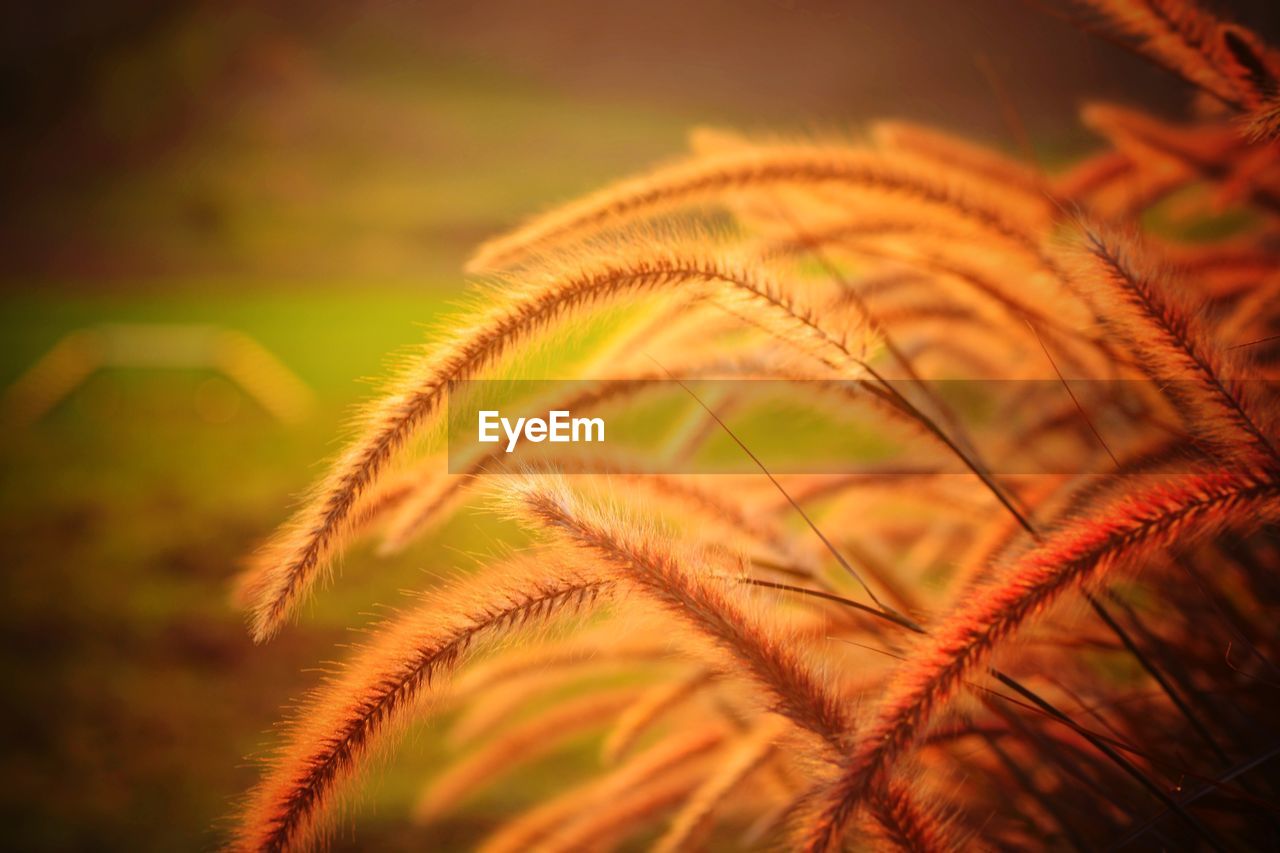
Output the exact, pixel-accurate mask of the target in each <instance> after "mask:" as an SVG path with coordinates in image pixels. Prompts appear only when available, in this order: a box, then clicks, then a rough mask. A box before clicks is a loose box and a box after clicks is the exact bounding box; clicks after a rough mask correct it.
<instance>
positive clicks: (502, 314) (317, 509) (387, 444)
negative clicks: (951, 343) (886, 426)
mask: <svg viewBox="0 0 1280 853" xmlns="http://www.w3.org/2000/svg"><path fill="white" fill-rule="evenodd" d="M533 278H534V280H533V281H532V283H526V284H524V285H513V289H512V291H511V292H510V293H509V295H508V296H507V298H505V299H504V300H503V301H502V302H501V303H499V305H498V306H497V307H495V308H493V309H491V310H490V311H488V312H485V313H483V314H482V315H481V316H480V317H478V318H476V319H475V320H473V321H471V322H469V323H461V324H460V331H458V332H455V333H454V335H453V338H452V340H450V341H448V342H446V343H445V344H443V345H442V346H440V347H439V348H438V349H437V350H436V351H435V352H434V354H433V355H432V356H430V357H428V358H426V359H424V360H422V361H420V362H419V363H418V364H416V365H414V366H413V367H412V368H411V369H410V370H409V371H407V373H406V374H405V376H403V377H402V378H401V379H400V381H399V382H398V383H397V385H396V388H395V390H394V391H393V392H392V393H391V394H390V396H388V397H385V398H383V399H382V400H381V401H380V402H378V403H377V404H376V405H375V406H374V407H373V409H372V410H371V413H370V414H369V416H368V417H367V418H366V425H365V428H364V430H363V432H362V434H361V435H360V436H359V437H358V438H357V439H356V440H355V442H354V443H352V444H351V445H350V446H349V447H348V449H347V450H346V451H345V452H344V453H343V454H342V455H341V456H340V457H339V459H338V461H337V462H336V463H335V464H334V466H333V467H332V468H331V469H330V471H329V473H328V474H327V475H326V476H325V478H324V479H323V480H322V481H321V483H320V485H319V486H318V487H317V489H316V491H315V496H314V497H313V498H312V499H311V500H310V501H309V502H308V503H307V504H306V505H305V506H304V507H303V508H302V510H300V511H299V512H298V513H297V515H295V517H294V519H293V520H292V521H291V522H289V523H288V524H286V525H285V526H284V527H283V528H282V529H281V530H280V532H279V533H278V534H277V535H276V537H275V538H274V539H273V540H272V542H271V543H269V544H268V546H267V547H266V548H265V549H264V551H263V552H262V553H261V554H259V555H258V556H257V557H256V558H255V565H254V566H252V567H251V568H250V569H249V570H248V571H247V573H246V574H245V576H244V578H243V580H242V584H241V586H242V589H243V590H244V593H245V596H246V597H247V598H248V599H250V600H252V601H254V606H253V612H252V619H251V624H252V633H253V636H254V638H255V639H256V640H258V641H263V640H266V639H267V638H269V637H270V636H271V635H272V634H273V633H275V632H276V631H277V630H279V628H280V625H281V623H282V622H283V620H284V619H286V618H287V617H288V615H289V614H290V613H291V612H292V610H293V609H294V607H295V606H296V605H297V603H298V602H299V601H300V600H301V599H302V597H303V596H304V595H305V593H306V591H307V590H308V589H309V588H310V587H311V586H312V584H313V583H314V582H315V580H316V577H317V575H318V574H319V573H320V572H321V570H322V569H323V568H324V567H325V566H326V565H327V561H328V560H329V558H330V557H331V556H332V554H333V553H334V552H335V551H336V549H337V548H338V547H339V546H340V544H341V541H342V539H343V537H344V536H345V535H346V533H347V532H348V530H349V528H350V525H351V521H352V516H353V512H354V511H355V509H356V506H357V504H358V501H359V499H360V497H361V496H362V494H364V492H365V491H366V490H367V489H368V488H369V487H370V486H371V485H373V483H374V482H375V480H376V478H377V476H378V474H379V473H380V472H381V471H382V469H383V468H384V467H385V466H386V464H387V463H388V462H389V461H390V459H391V458H392V456H393V455H394V454H395V452H396V451H397V450H398V449H399V448H400V447H402V446H403V445H404V444H405V443H406V442H407V441H408V440H409V438H410V437H411V436H412V435H413V434H414V433H416V432H417V431H418V430H419V429H420V428H422V427H423V425H424V424H425V423H426V422H427V421H428V420H429V419H431V418H433V417H435V416H436V415H437V414H438V413H439V411H440V409H441V406H442V405H443V403H444V400H445V396H446V394H447V392H448V388H449V386H450V385H451V384H452V383H454V382H457V381H461V380H466V379H470V378H473V377H474V376H476V375H477V374H478V373H480V372H481V371H482V370H484V369H485V368H486V367H488V366H489V365H491V364H493V363H494V362H496V361H497V360H498V359H499V358H501V357H502V356H503V354H504V353H506V352H508V351H509V350H510V349H511V348H513V347H515V346H516V345H518V344H519V343H521V342H523V341H525V340H527V339H528V338H529V337H530V336H532V335H533V334H535V333H536V332H539V331H541V330H543V329H545V328H547V327H548V326H551V325H552V324H554V323H557V322H559V321H562V320H563V319H564V318H565V317H566V316H568V315H570V314H572V313H573V312H574V311H576V310H580V309H583V308H586V307H588V306H591V305H598V304H602V303H605V302H609V301H616V300H619V299H622V298H624V297H627V296H634V295H636V294H641V293H645V292H652V291H657V290H663V289H676V288H682V287H683V288H697V287H706V286H712V285H714V286H717V287H719V288H722V289H723V290H724V291H725V292H728V293H731V294H733V296H734V298H735V299H736V300H737V302H736V303H735V304H738V305H740V306H742V307H743V308H744V309H748V310H750V312H751V314H752V316H753V317H757V318H764V319H767V321H768V322H770V323H772V324H774V325H775V327H776V328H778V329H779V330H782V329H785V330H787V331H788V332H789V333H792V334H793V335H795V337H796V338H797V345H798V346H802V347H806V348H809V349H811V350H817V349H821V350H823V351H824V353H825V355H824V358H826V359H827V360H829V361H832V362H833V363H834V362H841V363H843V364H847V363H848V362H849V360H850V357H849V351H848V348H847V346H846V344H845V342H844V340H843V337H844V336H843V335H842V334H838V333H835V332H832V331H829V330H826V329H823V328H822V327H821V326H820V325H819V324H818V323H817V321H816V320H815V319H814V318H813V317H812V316H810V315H809V314H807V313H806V312H805V311H804V310H803V309H800V308H797V307H796V305H795V304H794V302H793V301H792V300H791V299H790V298H788V297H787V296H785V295H784V294H783V293H782V291H781V288H780V287H779V286H778V284H777V283H776V282H774V281H772V280H771V279H770V278H769V277H768V276H767V275H766V274H764V273H763V272H762V271H759V270H754V269H749V268H746V267H744V266H742V265H740V264H737V263H734V262H733V261H732V260H730V259H727V258H725V257H722V256H721V255H719V254H717V253H715V252H714V251H707V250H705V249H697V248H695V249H688V250H685V249H679V248H672V249H670V250H668V251H665V252H664V251H660V250H658V249H656V248H653V247H646V250H645V251H644V252H643V253H639V252H637V251H636V250H634V249H629V250H625V251H622V250H619V251H615V252H610V253H605V254H603V255H601V256H592V257H588V258H584V259H582V261H581V262H580V263H578V264H576V265H574V267H573V268H572V270H571V271H570V272H567V273H561V274H546V275H544V276H541V277H536V276H535V277H533Z"/></svg>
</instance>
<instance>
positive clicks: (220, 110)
mask: <svg viewBox="0 0 1280 853" xmlns="http://www.w3.org/2000/svg"><path fill="white" fill-rule="evenodd" d="M1269 5H1270V4H1268V3H1265V2H1257V3H1244V4H1239V8H1238V9H1237V10H1235V11H1236V12H1238V15H1239V17H1241V18H1243V19H1244V20H1245V21H1246V22H1249V23H1253V24H1254V25H1256V26H1259V27H1260V28H1261V29H1263V30H1264V31H1268V30H1269V31H1272V32H1274V29H1275V21H1274V20H1273V18H1274V17H1275V12H1274V9H1272V10H1270V11H1268V7H1269ZM0 51H2V54H3V56H2V57H0V63H2V67H0V78H2V81H3V82H2V83H0V97H2V98H3V106H4V114H5V116H6V121H5V123H4V127H3V130H2V131H0V153H3V155H4V161H3V162H4V163H5V169H4V174H3V183H2V185H0V198H3V210H2V211H0V250H2V251H0V287H2V289H0V299H2V300H3V301H2V308H0V341H3V347H2V349H0V387H4V386H8V385H9V384H10V383H12V382H13V381H15V380H16V379H17V378H18V377H19V376H20V375H21V374H22V373H23V372H24V371H25V370H26V369H27V368H29V367H30V366H31V365H32V364H33V363H34V362H35V361H36V360H37V359H38V358H39V357H40V356H41V355H42V354H43V353H45V352H46V351H48V350H49V348H50V347H52V346H53V345H54V344H55V343H56V342H57V341H58V340H59V339H60V338H61V337H62V336H63V335H65V334H67V333H68V332H71V331H73V330H76V329H83V328H90V327H95V326H97V325H98V324H101V323H104V322H129V323H201V324H215V325H217V326H220V327H225V328H228V329H233V330H238V331H242V332H244V333H246V334H248V335H250V336H252V337H253V338H254V339H256V340H257V341H258V342H259V343H261V344H262V345H263V346H265V347H266V348H267V349H268V350H270V351H271V352H272V353H274V355H275V356H276V357H278V358H279V359H280V361H281V362H283V363H284V364H285V365H286V366H287V367H288V368H289V369H291V370H292V371H294V372H295V373H296V374H297V375H298V376H299V377H300V378H301V379H302V380H303V381H304V382H305V383H306V384H307V385H308V386H309V387H310V388H311V389H312V391H313V392H314V394H315V397H316V400H317V405H316V407H315V409H314V411H313V412H312V413H311V415H310V417H309V418H307V419H306V420H305V421H303V422H301V423H298V424H284V423H280V422H277V421H275V420H273V419H272V418H271V417H269V416H268V415H267V414H266V413H264V412H263V411H262V410H261V409H260V408H259V407H258V406H257V405H256V404H255V403H254V402H253V401H252V400H251V399H250V398H248V397H246V396H245V395H244V394H243V393H242V392H241V391H240V390H238V389H237V388H236V386H234V385H233V384H231V383H229V382H228V381H227V380H226V379H224V378H222V377H220V376H219V375H217V374H215V373H212V372H208V371H202V370H155V369H152V370H143V369H136V370H114V371H109V372H103V373H99V374H96V375H94V376H93V377H91V378H90V379H89V380H88V381H87V382H86V383H85V384H84V385H83V386H82V387H79V388H78V389H77V390H76V391H75V392H74V393H73V394H71V396H70V397H68V398H67V399H66V400H64V401H63V402H62V403H61V404H60V405H58V406H57V407H56V408H55V409H54V410H53V411H52V412H50V413H49V414H48V415H47V416H46V417H44V418H42V419H41V420H40V421H38V422H37V423H35V424H27V425H23V424H17V423H14V422H13V421H12V419H10V418H6V419H5V422H4V423H3V426H0V429H2V430H3V442H0V470H3V481H2V482H3V486H2V488H0V501H2V506H0V525H2V526H3V529H2V530H0V564H2V565H3V583H4V586H5V590H4V595H5V601H6V603H7V609H6V614H5V618H4V619H3V620H0V632H2V634H3V640H2V642H0V667H3V673H2V677H3V680H4V683H5V685H6V701H5V703H4V714H5V717H6V719H5V724H4V725H3V726H0V737H3V739H4V740H5V743H4V744H3V748H2V751H0V762H2V765H0V789H2V790H0V801H2V803H3V809H4V811H5V821H4V826H5V838H6V842H7V845H8V846H12V847H14V848H15V849H71V848H91V849H128V850H178V849H193V848H194V849H202V848H209V847H214V846H216V845H217V844H218V842H219V840H220V839H221V838H222V833H223V831H224V829H225V823H224V822H223V817H224V816H225V815H226V814H227V812H228V811H229V809H230V806H231V804H232V802H233V799H234V797H235V796H236V795H237V794H239V793H240V792H242V791H243V790H244V789H245V788H246V787H247V786H248V785H250V784H251V783H252V781H253V779H254V778H255V775H256V772H255V770H254V768H253V766H252V763H251V761H250V760H249V758H248V757H249V756H251V755H252V754H254V753H256V752H258V751H259V750H260V748H261V746H262V745H263V744H264V743H267V742H269V740H270V738H269V729H270V727H271V726H272V725H273V724H274V722H275V721H276V720H277V719H278V718H279V716H280V713H281V709H282V707H283V706H284V705H286V703H287V702H288V701H289V699H290V698H291V697H294V696H297V695H298V694H300V693H301V692H302V691H304V690H305V689H306V688H307V687H308V686H309V685H312V684H314V683H315V680H316V678H317V675H316V673H315V671H314V670H311V671H307V668H309V667H313V666H315V665H316V664H317V662H318V661H321V660H329V659H333V658H336V657H341V654H342V652H341V651H340V650H335V648H334V647H335V645H337V644H341V643H344V642H348V641H349V638H350V637H351V634H350V633H349V631H348V628H349V627H350V626H358V625H362V624H365V623H367V622H368V621H369V619H370V618H371V617H370V616H369V614H370V613H371V612H372V611H373V610H374V606H375V604H377V603H390V604H395V603H397V602H399V601H400V600H402V598H401V596H400V594H399V593H398V592H397V590H400V589H403V588H405V587H413V586H421V585H422V584H424V583H430V582H432V580H431V579H432V578H433V577H434V576H436V575H437V574H439V573H442V572H445V571H447V570H448V569H449V568H450V567H451V566H453V565H457V564H459V563H465V559H463V558H461V557H459V556H458V554H459V553H463V552H483V551H484V550H485V549H486V548H488V547H490V543H488V542H487V541H486V540H487V538H488V537H487V533H486V528H485V526H484V524H483V522H481V521H479V520H478V518H477V517H476V516H474V515H471V516H463V517H462V518H460V519H459V520H457V521H456V522H454V523H452V524H451V525H449V526H448V527H447V528H446V529H444V530H443V531H441V532H440V533H438V534H436V535H435V536H433V537H432V538H431V540H430V541H427V542H424V543H422V544H421V545H420V546H418V547H417V548H415V549H414V550H412V551H410V552H409V553H406V554H404V555H402V556H400V557H398V558H395V559H392V560H382V561H376V560H374V559H373V558H372V556H371V555H370V554H369V553H368V551H367V549H365V548H361V549H358V551H357V553H355V554H353V555H351V556H350V557H349V558H348V559H347V560H346V565H345V569H344V571H343V573H342V577H341V581H340V582H339V583H337V584H335V585H334V586H332V587H331V588H330V589H329V590H327V591H325V592H323V593H322V594H321V595H320V596H319V597H318V598H317V602H316V604H315V605H314V606H312V607H311V608H309V609H308V611H307V612H306V614H305V615H304V617H303V618H302V620H301V622H300V624H298V625H296V626H294V627H292V628H291V629H289V630H288V631H286V632H284V634H283V635H282V636H281V637H280V638H279V639H277V640H276V641H275V642H273V643H272V644H270V645H268V646H266V647H263V648H254V647H252V646H251V645H250V643H249V642H248V640H247V638H246V635H245V631H244V628H243V623H242V619H241V617H240V616H239V614H237V613H236V612H235V611H234V610H233V609H232V608H231V606H230V605H229V603H228V600H227V598H228V596H227V592H228V584H229V580H230V578H231V577H232V576H233V574H234V573H235V571H236V569H237V567H238V565H239V562H240V560H241V559H242V558H243V556H244V555H245V554H247V553H248V552H250V551H251V550H252V548H253V547H254V546H255V544H256V543H257V542H258V541H260V540H261V538H262V537H263V536H265V535H266V534H267V533H269V532H270V530H271V529H272V527H273V526H274V525H275V524H276V523H278V522H279V521H280V520H282V519H283V518H284V517H285V515H286V512H287V509H288V507H289V506H290V504H291V501H292V500H293V496H294V495H296V494H297V493H298V492H300V491H301V490H302V489H304V488H305V487H306V486H307V485H308V483H309V481H310V480H311V478H312V477H313V476H314V475H315V474H316V473H317V472H318V461H319V460H322V459H323V458H325V457H326V456H327V455H329V454H330V453H332V452H333V451H334V449H335V437H336V436H338V435H340V433H341V429H340V427H341V424H342V423H343V420H344V418H345V416H346V413H347V412H348V411H349V408H350V406H351V405H352V404H353V403H355V402H356V401H357V400H359V399H361V398H362V397H364V396H366V395H367V394H368V393H370V387H369V385H368V384H367V382H366V380H367V379H368V378H369V377H378V376H381V375H383V374H384V372H385V365H386V359H387V357H388V356H389V355H394V354H395V353H396V352H398V351H402V350H403V349H404V348H405V347H406V346H408V345H410V344H413V343H415V342H418V341H421V340H422V339H423V337H424V335H425V334H426V332H425V331H424V324H426V325H429V324H432V323H438V322H439V321H440V318H441V316H442V312H443V311H445V310H446V308H447V306H448V305H449V304H450V303H452V302H454V301H456V300H457V299H458V298H459V297H460V295H461V294H462V293H463V291H464V280H463V278H462V276H461V275H460V273H459V270H460V267H461V263H462V261H463V259H464V258H465V257H466V255H467V253H468V251H469V249H470V248H471V247H472V246H473V245H474V244H475V243H476V242H478V241H479V240H481V239H483V238H484V237H485V236H487V235H490V234H493V233H495V232H497V231H500V230H502V229H503V228H505V227H508V226H509V225H511V224H513V223H514V222H516V221H517V220H518V219H519V218H520V217H522V216H524V215H527V214H528V213H531V212H533V211H536V210H538V209H540V208H543V207H545V206H547V205H549V204H552V203H554V202H557V201H560V200H564V199H566V198H569V197H572V196H574V195H575V194H578V193H580V192H583V191H586V190H589V189H591V188H593V187H596V186H598V185H599V184H601V183H603V182H605V181H607V180H609V179H611V178H614V177H618V176H621V175H624V174H627V173H629V172H632V171H635V170H637V169H640V168H643V167H644V166H646V165H648V164H650V163H653V162H655V161H660V160H663V159H667V158H670V157H673V156H677V155H678V154H679V153H680V152H681V151H682V149H683V147H684V144H685V138H686V134H687V131H688V130H689V129H690V128H691V127H692V126H694V125H696V124H719V125H728V126H733V127H737V128H743V129H747V130H752V129H757V130H761V129H770V130H775V131H784V132H786V131H793V132H805V131H812V130H818V131H828V130H856V129H857V128H858V126H859V124H860V123H861V122H863V121H864V120H867V119H869V118H873V117H879V116H894V117H908V118H915V119H919V120H925V121H930V122H933V123H936V124H939V125H941V126H943V127H948V128H951V129H954V130H959V131H961V132H965V133H968V134H970V135H973V136H975V137H978V138H980V139H985V140H988V141H991V142H993V143H994V144H997V145H1001V146H1003V147H1011V146H1010V145H1009V144H1008V141H1009V140H1010V138H1011V134H1010V133H1009V131H1008V129H1007V127H1006V124H1005V119H1004V118H1003V117H1002V116H1003V113H1004V111H1005V110H1006V106H1005V105H1002V99H1004V100H1006V101H1007V104H1008V105H1012V107H1013V108H1014V109H1015V110H1016V111H1017V112H1018V113H1019V114H1020V115H1021V117H1022V120H1023V121H1024V122H1025V123H1026V124H1027V126H1028V127H1029V128H1030V130H1031V132H1032V136H1033V138H1034V139H1035V140H1036V143H1037V147H1038V149H1039V150H1040V151H1041V153H1043V154H1044V155H1045V156H1046V157H1048V158H1051V159H1054V160H1056V159H1058V158H1060V157H1062V156H1063V155H1064V154H1065V153H1067V152H1072V151H1080V150H1083V149H1085V148H1086V147H1087V146H1088V144H1089V141H1088V138H1087V136H1086V135H1085V134H1083V133H1082V132H1081V131H1080V130H1079V129H1078V128H1077V126H1076V124H1075V120H1074V110H1075V107H1076V106H1077V105H1078V103H1079V102H1080V101H1081V100H1082V99H1083V98H1084V97H1085V96H1101V97H1108V98H1115V99H1122V100H1138V99H1141V100H1142V101H1144V102H1146V103H1148V104H1151V103H1154V104H1155V105H1156V106H1157V107H1158V108H1164V109H1168V110H1173V109H1175V108H1176V105H1177V104H1179V103H1181V102H1182V94H1183V93H1182V92H1181V91H1180V89H1179V87H1178V86H1177V85H1176V84H1175V83H1173V82H1171V81H1169V80H1167V79H1166V78H1165V77H1164V76H1162V75H1161V74H1160V73H1158V72H1156V71H1153V70H1152V69H1150V68H1147V67H1146V66H1145V65H1142V64H1141V63H1139V62H1137V61H1136V60H1134V59H1133V58H1132V57H1129V56H1127V55H1125V54H1123V53H1122V52H1120V51H1118V50H1116V49H1114V48H1112V47H1110V46H1108V45H1106V44H1102V43H1099V42H1096V41H1092V40H1090V39H1088V38H1087V37H1085V36H1082V35H1080V34H1079V33H1077V32H1075V31H1073V30H1072V29H1071V28H1070V27H1069V26H1067V25H1066V24H1064V23H1062V22H1060V21H1055V20H1054V19H1053V18H1052V17H1051V16H1048V15H1044V14H1041V13H1039V12H1037V11H1036V10H1034V9H1032V8H1029V6H1028V5H1023V4H1021V3H1019V2H1015V0H981V2H973V3H952V2H947V0H909V2H901V3H893V4H887V3H875V2H871V0H857V2H820V3H817V2H815V3H810V2H802V0H793V2H781V0H776V1H775V2H766V1H765V0H744V2H729V0H721V2H695V3H684V2H676V0H653V1H652V2H635V3H621V2H619V3H610V2H599V0H597V1H596V2H587V0H573V1H572V2H570V1H569V0H565V2H515V0H508V1H507V2H477V3H450V4H444V3H426V4H412V3H371V4H339V3H318V4H317V3H301V2H298V3H279V4H258V3H247V2H245V3H186V4H162V3H158V2H139V0H122V2H117V3H113V4H101V3H93V2H87V0H82V2H76V3H71V4H69V5H66V6H60V7H58V8H57V9H56V10H55V9H53V8H52V7H50V6H49V4H36V3H18V4H16V6H15V7H14V8H13V9H12V10H11V11H10V12H9V17H8V21H7V26H6V27H5V30H4V34H3V36H2V37H0ZM997 93H1000V94H997ZM440 750H441V747H440V746H439V745H438V744H437V743H436V742H435V741H434V740H433V739H432V738H431V737H430V736H425V737H420V738H416V739H414V745H413V747H412V748H411V749H406V752H405V756H406V757H405V758H404V760H402V761H398V762H396V764H395V766H394V768H393V771H392V772H391V773H390V774H389V775H388V776H386V777H385V781H384V784H383V785H382V786H381V788H380V791H381V794H380V795H379V796H378V797H376V798H375V799H374V800H373V801H372V803H371V804H370V806H369V807H368V808H367V809H366V810H365V811H367V813H364V812H362V813H361V815H360V816H359V817H358V819H357V820H356V821H355V822H354V823H355V827H356V829H355V831H354V832H352V831H347V832H344V833H342V835H341V836H340V837H339V839H338V841H337V844H338V846H339V847H343V846H354V847H367V846H376V847H378V848H397V847H405V848H407V847H411V846H419V847H420V846H423V845H428V846H432V847H435V848H442V847H453V846H461V845H465V844H466V843H467V842H468V841H469V840H470V839H473V838H474V837H475V833H476V832H478V831H479V830H481V829H483V828H484V826H485V825H487V824H489V823H492V821H493V820H495V819H496V818H497V817H498V816H500V815H501V814H502V813H504V812H505V811H506V810H508V809H509V808H511V807H512V804H513V803H516V802H527V801H529V800H531V799H533V798H535V797H536V796H537V794H538V790H539V787H540V786H541V785H542V784H543V783H544V782H546V781H548V780H551V781H554V780H555V779H557V778H559V777H561V776H562V775H564V773H565V772H567V771H566V768H567V767H569V766H570V765H571V764H572V762H571V761H570V762H569V764H566V763H565V762H563V761H561V762H560V763H556V762H554V761H553V762H550V763H546V762H544V763H543V764H541V765H539V766H538V767H537V768H534V770H533V771H532V772H531V773H529V774H525V775H524V776H522V777H521V778H522V779H523V784H518V785H515V786H512V787H511V788H509V789H506V790H504V791H501V792H495V793H494V794H492V795H489V796H487V797H482V798H479V799H477V800H476V801H475V802H474V803H473V804H472V805H471V806H469V807H468V808H467V810H466V811H465V812H464V813H463V814H461V815H459V817H458V818H457V820H456V821H455V822H453V823H451V824H448V825H445V826H442V827H436V828H433V829H427V830H414V829H411V828H409V827H408V826H407V822H406V820H405V819H404V814H405V810H406V807H407V804H408V802H410V798H411V797H412V795H413V793H414V791H415V789H416V787H417V786H418V785H419V784H420V783H421V782H422V780H423V779H425V778H426V774H427V772H428V771H427V768H428V767H429V766H430V765H431V763H432V761H433V760H435V759H436V758H437V757H438V756H439V754H440ZM375 806H376V808H375Z"/></svg>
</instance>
